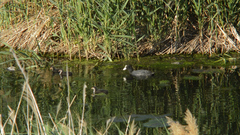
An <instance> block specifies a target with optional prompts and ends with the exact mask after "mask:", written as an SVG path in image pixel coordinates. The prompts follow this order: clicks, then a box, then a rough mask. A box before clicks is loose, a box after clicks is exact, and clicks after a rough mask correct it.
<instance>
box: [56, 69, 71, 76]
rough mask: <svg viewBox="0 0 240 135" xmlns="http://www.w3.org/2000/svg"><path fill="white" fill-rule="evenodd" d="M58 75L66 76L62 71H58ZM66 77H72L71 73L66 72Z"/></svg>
mask: <svg viewBox="0 0 240 135" xmlns="http://www.w3.org/2000/svg"><path fill="white" fill-rule="evenodd" d="M58 73H59V75H61V76H66V75H67V72H64V71H63V70H62V69H59V70H58ZM68 76H72V72H68Z"/></svg>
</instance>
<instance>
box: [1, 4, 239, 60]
mask: <svg viewBox="0 0 240 135" xmlns="http://www.w3.org/2000/svg"><path fill="white" fill-rule="evenodd" d="M239 6H240V4H239V0H227V1H220V0H217V1H209V0H188V1H184V0H181V1H177V0H167V1H164V0H161V1H158V0H153V1H148V0H135V1H131V0H127V1H124V0H118V1H111V0H83V1H77V0H70V1H65V0H41V1H35V0H31V1H26V2H22V1H21V0H16V1H9V0H5V1H3V2H1V3H0V11H1V12H0V30H7V29H11V31H13V30H12V29H14V28H15V27H17V28H19V27H20V28H21V27H23V28H22V29H24V28H25V27H24V26H28V25H29V26H31V24H34V25H36V27H29V28H28V29H27V31H29V33H34V32H39V33H36V35H33V36H35V38H36V39H33V38H32V39H31V40H30V37H29V36H27V35H24V33H23V34H21V35H16V36H17V37H16V40H18V39H20V38H22V36H23V37H26V40H28V39H29V40H30V41H33V40H36V42H30V41H29V42H28V46H30V48H31V50H35V52H36V50H38V51H37V52H38V53H40V54H43V55H44V54H45V53H52V54H54V55H59V54H66V55H67V56H68V57H69V59H72V58H73V57H78V58H79V59H81V58H82V57H84V58H86V59H87V60H88V59H89V58H97V59H101V60H108V61H112V60H113V59H116V58H117V59H120V58H125V59H129V58H130V57H139V56H140V55H141V54H143V55H146V54H149V53H150V54H154V53H153V52H151V51H152V50H154V51H155V52H161V53H179V52H180V53H184V52H187V53H192V52H194V51H197V52H198V53H209V54H211V53H216V52H218V49H221V47H222V46H218V43H214V41H215V42H217V40H218V39H216V38H215V37H218V36H219V35H221V32H219V27H221V28H222V29H224V31H228V30H229V29H230V27H231V26H233V27H235V28H238V29H236V30H237V31H239V25H240V19H239V15H238V14H239V13H240V9H239V8H238V7H239ZM41 18H42V19H44V20H45V23H46V24H45V25H44V26H41V25H40V24H43V23H40V22H39V24H37V23H38V21H40V20H41ZM31 21H32V22H31ZM23 22H27V23H26V24H24V25H20V24H21V23H23ZM36 28H37V29H36ZM50 29H52V30H50ZM47 30H49V33H48V32H46V31H47ZM44 32H46V34H45V35H44ZM4 34H5V33H4ZM4 34H3V37H1V40H3V41H4V42H7V41H9V38H11V37H13V35H14V34H16V33H12V36H10V37H6V36H4ZM227 34H228V35H230V34H231V33H227ZM194 37H199V38H197V40H196V41H195V42H194V44H196V47H195V48H192V49H191V50H190V51H185V50H184V48H181V47H180V48H179V50H177V49H176V50H171V51H170V52H168V51H167V52H166V51H163V50H164V49H167V50H168V49H172V47H171V46H173V45H174V46H175V45H176V44H177V45H178V46H182V44H181V42H182V41H184V43H185V44H187V43H188V42H190V41H191V40H192V39H194ZM209 39H211V40H209ZM159 41H165V42H163V43H160V42H159ZM149 42H151V43H152V44H153V45H151V44H150V45H148V44H147V43H149ZM23 43H24V41H21V42H20V41H19V42H17V43H16V42H15V43H14V42H10V41H9V42H8V44H10V46H14V48H20V49H26V48H27V47H25V46H22V44H23ZM205 44H206V45H208V46H207V49H206V47H203V46H204V45H205ZM219 44H220V43H219ZM144 45H145V46H144ZM43 46H44V49H46V48H48V47H51V46H53V49H50V50H47V49H46V50H44V49H43V48H42V47H43ZM149 46H150V47H152V48H153V49H152V50H151V49H149ZM161 46H163V47H161ZM198 46H200V49H199V48H198ZM226 46H227V45H226ZM201 47H202V48H201ZM63 48H64V49H63ZM226 48H227V47H226ZM182 50H184V51H182ZM223 50H224V49H223ZM224 51H228V50H224Z"/></svg>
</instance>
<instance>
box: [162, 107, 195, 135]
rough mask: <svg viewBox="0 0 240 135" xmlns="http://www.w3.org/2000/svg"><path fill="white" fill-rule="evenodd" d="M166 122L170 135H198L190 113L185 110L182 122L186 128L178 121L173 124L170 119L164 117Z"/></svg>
mask: <svg viewBox="0 0 240 135" xmlns="http://www.w3.org/2000/svg"><path fill="white" fill-rule="evenodd" d="M166 118H167V120H168V122H167V123H168V124H169V125H170V128H169V130H170V134H172V135H198V134H199V132H198V126H197V122H196V119H195V117H194V116H192V113H191V112H190V111H189V110H188V109H187V111H186V112H185V118H184V120H185V121H186V123H187V126H183V125H181V124H180V123H179V122H178V121H177V122H175V121H173V120H172V119H171V118H169V117H166Z"/></svg>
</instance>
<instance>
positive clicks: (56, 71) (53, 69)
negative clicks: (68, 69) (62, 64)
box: [50, 66, 59, 73]
mask: <svg viewBox="0 0 240 135" xmlns="http://www.w3.org/2000/svg"><path fill="white" fill-rule="evenodd" d="M50 70H52V72H53V73H59V69H56V68H55V67H54V66H51V67H50Z"/></svg>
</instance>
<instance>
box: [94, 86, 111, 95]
mask: <svg viewBox="0 0 240 135" xmlns="http://www.w3.org/2000/svg"><path fill="white" fill-rule="evenodd" d="M91 89H92V90H93V94H92V96H95V95H99V94H108V90H103V89H98V88H97V87H96V86H93V87H92V88H91Z"/></svg>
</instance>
